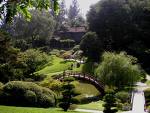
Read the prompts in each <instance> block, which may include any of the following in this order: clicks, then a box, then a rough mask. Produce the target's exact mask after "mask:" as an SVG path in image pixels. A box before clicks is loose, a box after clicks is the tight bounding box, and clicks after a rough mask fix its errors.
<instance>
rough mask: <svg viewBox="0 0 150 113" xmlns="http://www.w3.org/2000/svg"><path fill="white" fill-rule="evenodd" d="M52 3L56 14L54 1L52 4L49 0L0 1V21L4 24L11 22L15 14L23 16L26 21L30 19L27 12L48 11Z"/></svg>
mask: <svg viewBox="0 0 150 113" xmlns="http://www.w3.org/2000/svg"><path fill="white" fill-rule="evenodd" d="M53 3H54V5H53V6H54V7H53V9H54V11H55V12H56V13H58V12H59V4H58V1H57V0H55V1H54V2H52V1H49V0H44V1H43V0H39V1H35V0H24V1H11V0H8V1H5V0H1V1H0V4H1V8H0V19H4V22H5V21H6V22H11V21H12V19H13V17H14V16H15V15H16V14H17V13H21V14H22V15H24V16H25V17H26V18H27V19H28V20H30V19H31V14H30V12H29V10H30V9H31V8H37V9H47V10H48V9H49V8H51V7H52V5H51V4H53Z"/></svg>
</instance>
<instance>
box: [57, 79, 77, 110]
mask: <svg viewBox="0 0 150 113" xmlns="http://www.w3.org/2000/svg"><path fill="white" fill-rule="evenodd" d="M73 81H74V78H72V77H69V78H65V79H64V83H63V86H62V98H61V99H60V104H59V106H60V107H61V108H62V109H63V110H64V111H67V110H68V109H69V108H70V106H71V105H72V104H76V103H78V100H77V99H75V98H74V97H75V96H77V95H79V93H78V92H76V91H75V86H74V85H73V84H72V82H73Z"/></svg>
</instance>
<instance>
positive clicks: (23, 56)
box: [18, 49, 51, 77]
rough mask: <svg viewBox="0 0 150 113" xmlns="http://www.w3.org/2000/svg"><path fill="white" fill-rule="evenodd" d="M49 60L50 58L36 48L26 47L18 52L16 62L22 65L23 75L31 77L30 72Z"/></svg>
mask: <svg viewBox="0 0 150 113" xmlns="http://www.w3.org/2000/svg"><path fill="white" fill-rule="evenodd" d="M49 60H51V59H50V58H49V57H48V55H47V54H46V53H44V52H41V51H39V50H36V49H28V50H26V51H25V52H20V53H19V54H18V63H20V65H22V68H23V70H24V73H23V74H24V77H32V74H33V73H34V72H36V71H38V70H39V69H41V68H42V66H44V64H46V63H47V62H48V61H49ZM30 75H31V76H30Z"/></svg>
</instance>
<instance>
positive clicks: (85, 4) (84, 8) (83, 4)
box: [65, 0, 99, 17]
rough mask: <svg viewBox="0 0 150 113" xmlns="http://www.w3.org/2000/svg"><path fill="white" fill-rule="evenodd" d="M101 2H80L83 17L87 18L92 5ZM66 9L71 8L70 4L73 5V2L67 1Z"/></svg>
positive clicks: (84, 0) (86, 0) (83, 0)
mask: <svg viewBox="0 0 150 113" xmlns="http://www.w3.org/2000/svg"><path fill="white" fill-rule="evenodd" d="M98 1H99V0H78V3H79V7H80V11H81V14H83V16H84V17H85V16H86V13H87V11H88V10H89V9H90V5H92V4H95V3H97V2H98ZM65 2H66V7H67V8H69V6H70V4H71V3H72V0H65Z"/></svg>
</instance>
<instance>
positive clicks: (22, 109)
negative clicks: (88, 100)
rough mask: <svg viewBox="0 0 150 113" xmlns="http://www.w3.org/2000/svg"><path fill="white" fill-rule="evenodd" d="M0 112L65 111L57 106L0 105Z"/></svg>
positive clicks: (52, 112) (59, 112) (40, 112)
mask: <svg viewBox="0 0 150 113" xmlns="http://www.w3.org/2000/svg"><path fill="white" fill-rule="evenodd" d="M0 113H66V112H64V111H62V110H61V109H58V108H48V109H44V108H29V107H10V106H0ZM67 113H81V112H75V111H68V112H67Z"/></svg>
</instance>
